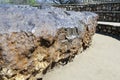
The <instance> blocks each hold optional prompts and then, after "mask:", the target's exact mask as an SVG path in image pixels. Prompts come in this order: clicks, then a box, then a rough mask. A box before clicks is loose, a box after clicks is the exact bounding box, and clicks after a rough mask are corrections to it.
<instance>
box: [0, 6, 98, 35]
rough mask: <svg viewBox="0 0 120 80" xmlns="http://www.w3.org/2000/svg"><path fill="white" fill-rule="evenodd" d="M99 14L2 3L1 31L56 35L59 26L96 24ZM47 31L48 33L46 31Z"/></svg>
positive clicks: (72, 26)
mask: <svg viewBox="0 0 120 80" xmlns="http://www.w3.org/2000/svg"><path fill="white" fill-rule="evenodd" d="M96 19H97V14H95V13H91V12H74V11H66V10H64V9H60V8H55V7H49V8H48V7H47V8H44V9H38V8H37V7H31V6H28V5H0V33H1V34H2V33H10V32H20V31H25V32H32V33H34V34H35V35H36V36H40V35H45V34H51V35H55V33H56V30H57V29H59V28H62V27H64V28H74V27H76V28H78V29H79V30H81V31H82V30H83V29H84V24H85V25H88V27H89V28H90V27H92V26H94V23H95V22H96ZM46 32H47V33H46Z"/></svg>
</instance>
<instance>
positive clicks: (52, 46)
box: [0, 5, 97, 80]
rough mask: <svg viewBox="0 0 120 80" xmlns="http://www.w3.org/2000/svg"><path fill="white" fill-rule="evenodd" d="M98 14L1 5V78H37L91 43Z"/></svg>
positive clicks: (14, 79) (9, 79)
mask: <svg viewBox="0 0 120 80" xmlns="http://www.w3.org/2000/svg"><path fill="white" fill-rule="evenodd" d="M96 25H97V15H96V14H94V13H90V12H74V11H65V10H63V9H58V8H54V7H51V8H49V9H37V8H34V7H30V6H18V5H14V6H13V5H0V80H37V79H40V78H41V77H42V75H43V74H45V73H46V71H47V70H49V69H52V68H53V67H54V66H55V65H58V64H61V65H65V64H67V63H68V62H69V61H71V60H72V58H74V56H75V55H76V54H77V53H78V52H81V51H83V50H84V49H85V48H86V47H88V46H89V45H90V43H91V40H92V36H93V34H94V33H95V27H96Z"/></svg>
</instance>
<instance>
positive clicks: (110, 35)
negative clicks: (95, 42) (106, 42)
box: [96, 32, 120, 41]
mask: <svg viewBox="0 0 120 80" xmlns="http://www.w3.org/2000/svg"><path fill="white" fill-rule="evenodd" d="M96 33H97V34H102V35H106V36H109V37H112V38H115V39H117V40H119V41H120V36H117V35H113V34H108V33H103V32H96Z"/></svg>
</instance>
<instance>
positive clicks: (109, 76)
mask: <svg viewBox="0 0 120 80" xmlns="http://www.w3.org/2000/svg"><path fill="white" fill-rule="evenodd" d="M43 80H120V41H119V40H117V39H114V38H112V37H108V36H105V35H100V34H95V35H94V37H93V43H92V46H91V47H90V48H88V49H87V50H86V51H84V52H83V53H82V54H79V55H77V56H76V57H75V59H74V60H73V62H70V63H68V64H67V65H65V66H64V67H59V68H56V69H54V70H53V71H51V72H49V73H47V74H46V75H45V76H44V78H43Z"/></svg>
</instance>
